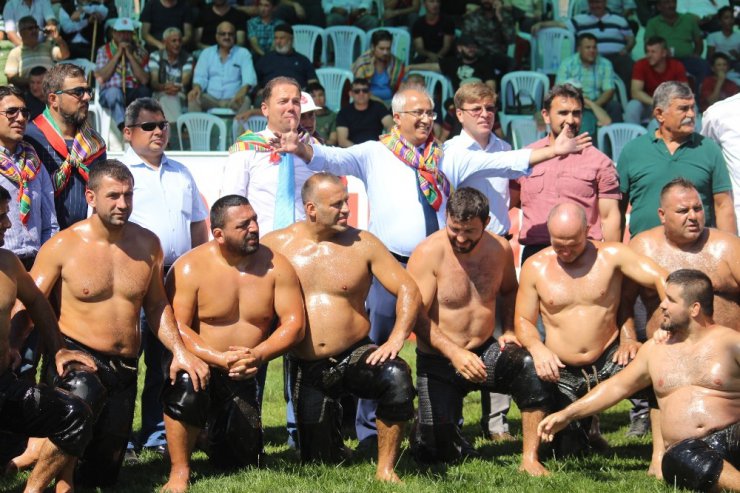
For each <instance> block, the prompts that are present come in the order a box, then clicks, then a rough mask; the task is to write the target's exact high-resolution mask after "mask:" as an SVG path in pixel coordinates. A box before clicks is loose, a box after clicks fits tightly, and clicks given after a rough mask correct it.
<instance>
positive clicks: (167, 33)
mask: <svg viewBox="0 0 740 493" xmlns="http://www.w3.org/2000/svg"><path fill="white" fill-rule="evenodd" d="M173 34H179V35H180V36H182V31H180V29H178V28H176V27H168V28H167V29H165V30H164V32H163V33H162V40H163V41H164V40H165V39H167V38H169V37H170V36H172V35H173Z"/></svg>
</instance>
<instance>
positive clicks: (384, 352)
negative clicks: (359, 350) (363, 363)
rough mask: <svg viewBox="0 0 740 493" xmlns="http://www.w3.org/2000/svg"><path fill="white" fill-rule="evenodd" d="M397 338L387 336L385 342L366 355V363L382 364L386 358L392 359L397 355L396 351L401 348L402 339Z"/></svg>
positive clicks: (398, 351) (399, 350)
mask: <svg viewBox="0 0 740 493" xmlns="http://www.w3.org/2000/svg"><path fill="white" fill-rule="evenodd" d="M397 339H398V338H395V339H394V338H393V337H389V338H388V340H387V341H385V344H383V345H382V346H380V347H379V348H378V349H376V350H375V351H373V353H372V354H371V355H370V356H368V357H367V363H368V364H369V365H382V364H383V363H385V361H386V360H389V359H393V358H395V357H396V356H398V353H400V352H401V349H403V339H402V340H400V341H399V340H397Z"/></svg>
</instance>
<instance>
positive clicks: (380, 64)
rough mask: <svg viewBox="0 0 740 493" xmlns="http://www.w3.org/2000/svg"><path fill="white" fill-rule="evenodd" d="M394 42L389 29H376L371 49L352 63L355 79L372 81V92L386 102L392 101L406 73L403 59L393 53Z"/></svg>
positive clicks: (371, 39) (375, 96) (372, 37)
mask: <svg viewBox="0 0 740 493" xmlns="http://www.w3.org/2000/svg"><path fill="white" fill-rule="evenodd" d="M392 44H393V36H391V34H390V33H389V32H388V31H386V30H384V29H381V30H379V31H375V32H374V33H373V34H372V36H371V37H370V49H368V50H367V51H365V52H364V53H363V54H362V55H360V56H359V57H358V58H357V60H355V61H354V62H353V63H352V75H353V76H354V79H355V80H357V79H365V80H367V81H368V82H370V94H372V95H373V97H374V98H375V99H378V100H379V101H383V102H384V103H388V102H390V100H391V98H392V97H393V94H394V93H395V92H396V91H397V90H398V88H399V87H400V86H401V82H402V81H403V79H404V77H405V75H406V66H405V65H404V63H403V61H401V59H400V58H398V57H397V56H395V55H394V54H393V53H391V45H392Z"/></svg>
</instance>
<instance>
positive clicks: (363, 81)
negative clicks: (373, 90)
mask: <svg viewBox="0 0 740 493" xmlns="http://www.w3.org/2000/svg"><path fill="white" fill-rule="evenodd" d="M355 86H363V87H370V81H369V80H367V79H365V78H363V77H358V78H356V79H355V80H353V81H352V84H351V85H350V87H355Z"/></svg>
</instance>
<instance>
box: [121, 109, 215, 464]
mask: <svg viewBox="0 0 740 493" xmlns="http://www.w3.org/2000/svg"><path fill="white" fill-rule="evenodd" d="M169 136H170V129H169V123H168V122H167V120H166V119H165V117H164V111H163V109H162V107H161V106H160V105H159V103H157V102H156V101H155V100H154V99H151V98H140V99H137V100H136V101H134V102H133V103H131V104H130V105H129V106H128V108H126V119H125V127H124V129H123V137H124V139H126V141H127V142H129V143H130V144H131V146H130V147H129V148H128V150H127V151H126V152H125V154H124V155H123V157H122V158H121V161H122V162H123V163H124V164H125V165H126V166H127V167H128V168H129V169H130V170H131V173H132V174H133V176H134V195H135V197H136V202H135V205H134V209H133V211H132V213H131V218H130V220H131V222H133V223H136V224H138V225H140V226H143V227H145V228H147V229H148V230H149V231H152V232H153V233H154V234H156V235H157V238H159V241H160V243H161V244H162V250H163V251H164V273H165V275H166V274H167V272H168V271H169V268H170V266H171V265H172V264H173V263H174V262H175V260H177V259H178V258H179V257H180V256H181V255H183V254H184V253H186V252H188V251H189V250H190V249H191V248H194V247H196V246H198V245H200V244H201V243H205V242H206V241H207V240H208V229H207V226H206V221H205V220H206V218H207V217H208V209H207V208H206V206H205V204H204V202H203V199H201V197H200V192H199V191H198V187H197V185H196V184H195V180H194V179H193V176H192V175H191V174H190V171H188V169H187V168H186V167H185V166H184V165H182V164H180V163H178V162H177V161H174V160H172V159H169V158H168V157H167V156H166V155H165V154H164V150H165V149H166V147H167V141H168V140H169ZM149 326H150V323H149V320H147V317H146V316H145V315H144V313H143V312H142V315H141V326H140V329H141V335H142V350H143V351H144V361H145V363H146V368H147V370H146V377H145V380H144V390H143V392H142V397H141V407H142V413H141V415H142V420H141V421H142V423H141V435H140V437H139V439H138V440H133V441H132V443H130V444H129V452H128V454H127V455H128V458H129V460H133V459H134V457H135V456H134V455H133V450H134V449H135V448H136V449H138V448H144V449H150V450H154V451H156V452H159V453H164V450H165V445H166V443H167V442H166V440H165V437H164V421H163V417H162V404H161V402H160V394H161V392H162V385H163V383H164V375H163V373H162V358H163V355H164V351H165V350H164V346H163V345H162V343H161V342H159V341H158V340H157V338H156V337H154V335H153V334H152V333H151V331H150V330H149Z"/></svg>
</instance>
